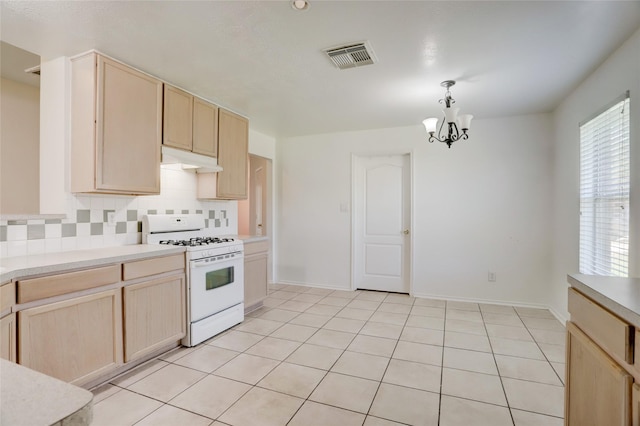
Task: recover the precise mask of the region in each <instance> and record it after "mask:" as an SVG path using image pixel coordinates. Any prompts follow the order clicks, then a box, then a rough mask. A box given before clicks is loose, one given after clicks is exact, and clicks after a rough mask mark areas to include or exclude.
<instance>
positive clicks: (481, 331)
mask: <svg viewBox="0 0 640 426" xmlns="http://www.w3.org/2000/svg"><path fill="white" fill-rule="evenodd" d="M460 312H465V311H460ZM471 313H472V314H474V313H475V312H471ZM445 329H446V330H449V331H457V332H458V333H468V334H477V335H478V336H486V335H487V331H486V329H485V328H484V323H482V322H474V321H466V320H457V319H450V318H447V321H446V322H445Z"/></svg>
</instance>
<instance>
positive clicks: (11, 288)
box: [0, 283, 16, 312]
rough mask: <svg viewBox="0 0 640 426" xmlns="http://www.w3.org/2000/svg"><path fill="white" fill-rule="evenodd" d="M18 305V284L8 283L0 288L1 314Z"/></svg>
mask: <svg viewBox="0 0 640 426" xmlns="http://www.w3.org/2000/svg"><path fill="white" fill-rule="evenodd" d="M15 303H16V284H15V283H6V284H3V285H2V287H0V312H2V311H4V310H5V309H9V308H10V307H12V306H13V305H15Z"/></svg>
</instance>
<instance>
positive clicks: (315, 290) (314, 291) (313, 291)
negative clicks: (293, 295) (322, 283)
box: [305, 287, 333, 296]
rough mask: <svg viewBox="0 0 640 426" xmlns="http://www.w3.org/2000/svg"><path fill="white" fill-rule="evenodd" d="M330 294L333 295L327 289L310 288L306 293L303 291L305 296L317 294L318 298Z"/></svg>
mask: <svg viewBox="0 0 640 426" xmlns="http://www.w3.org/2000/svg"><path fill="white" fill-rule="evenodd" d="M331 293H333V290H331V289H328V288H315V287H311V288H309V289H308V290H307V291H305V294H317V295H319V296H327V295H329V294H331Z"/></svg>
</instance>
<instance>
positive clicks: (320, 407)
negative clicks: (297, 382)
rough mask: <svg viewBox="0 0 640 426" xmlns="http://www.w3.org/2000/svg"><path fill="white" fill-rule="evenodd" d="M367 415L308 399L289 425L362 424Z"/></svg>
mask: <svg viewBox="0 0 640 426" xmlns="http://www.w3.org/2000/svg"><path fill="white" fill-rule="evenodd" d="M364 418H365V415H364V414H360V413H355V412H353V411H348V410H343V409H342V408H337V407H331V406H329V405H324V404H318V403H317V402H313V401H306V402H305V403H304V404H303V405H302V407H301V408H300V410H298V412H297V413H296V415H295V416H293V419H291V421H290V422H289V423H288V425H287V426H328V425H336V426H337V425H340V426H361V425H362V422H363V421H364Z"/></svg>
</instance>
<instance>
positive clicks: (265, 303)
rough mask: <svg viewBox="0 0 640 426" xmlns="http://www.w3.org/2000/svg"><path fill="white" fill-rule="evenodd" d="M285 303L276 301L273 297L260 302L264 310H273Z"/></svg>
mask: <svg viewBox="0 0 640 426" xmlns="http://www.w3.org/2000/svg"><path fill="white" fill-rule="evenodd" d="M284 302H285V300H284V299H276V298H274V297H267V298H266V299H264V300H263V301H262V306H264V307H265V308H275V307H277V306H279V305H282V304H283V303H284Z"/></svg>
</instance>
